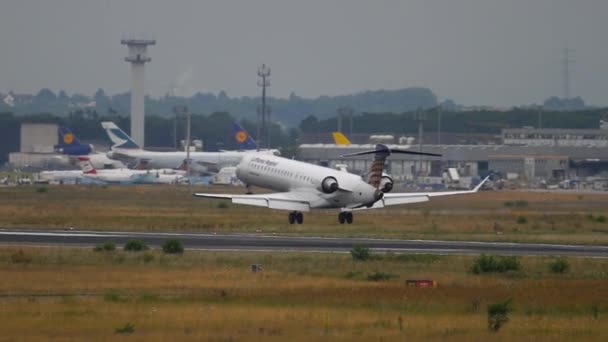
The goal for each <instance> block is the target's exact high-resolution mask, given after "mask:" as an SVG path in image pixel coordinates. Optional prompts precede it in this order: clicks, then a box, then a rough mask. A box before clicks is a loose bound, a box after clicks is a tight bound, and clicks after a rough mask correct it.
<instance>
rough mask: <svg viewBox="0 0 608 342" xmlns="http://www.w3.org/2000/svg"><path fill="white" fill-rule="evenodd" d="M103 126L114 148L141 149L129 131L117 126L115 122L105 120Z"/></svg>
mask: <svg viewBox="0 0 608 342" xmlns="http://www.w3.org/2000/svg"><path fill="white" fill-rule="evenodd" d="M101 127H103V129H104V130H105V131H106V134H107V135H108V137H109V138H110V140H112V144H113V145H112V149H117V148H118V149H131V150H137V149H141V148H140V147H139V145H137V144H136V143H135V141H133V139H131V137H130V136H129V135H128V134H127V133H125V132H123V130H122V129H120V128H119V127H118V126H116V124H115V123H113V122H111V121H105V122H102V123H101Z"/></svg>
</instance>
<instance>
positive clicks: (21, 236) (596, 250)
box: [0, 229, 608, 258]
mask: <svg viewBox="0 0 608 342" xmlns="http://www.w3.org/2000/svg"><path fill="white" fill-rule="evenodd" d="M170 238H175V239H179V240H180V241H182V243H183V244H184V247H185V248H187V249H201V250H242V251H309V252H312V251H320V252H348V251H350V249H351V248H352V247H353V246H354V245H356V244H363V245H365V246H366V247H369V248H370V249H371V250H373V251H381V252H388V251H392V252H395V253H433V254H481V253H486V254H503V255H549V256H558V255H561V256H588V257H604V258H605V257H608V246H580V245H551V244H525V243H497V242H472V241H433V240H389V239H349V238H320V237H291V236H279V235H264V234H222V235H220V234H180V233H141V232H105V231H104V232H102V231H76V230H7V229H0V244H4V245H34V246H73V247H79V246H80V247H84V246H94V245H96V244H99V243H103V242H106V241H113V242H115V243H116V244H118V245H122V244H124V243H125V242H127V241H128V240H132V239H138V240H142V241H144V242H145V243H147V244H148V245H149V246H152V247H160V246H161V245H162V244H163V242H164V241H166V240H167V239H170Z"/></svg>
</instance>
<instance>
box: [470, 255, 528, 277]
mask: <svg viewBox="0 0 608 342" xmlns="http://www.w3.org/2000/svg"><path fill="white" fill-rule="evenodd" d="M519 269H521V264H520V262H519V259H518V258H517V257H515V256H493V255H484V254H482V255H480V256H479V257H477V259H475V261H474V262H473V266H471V271H472V272H473V273H475V274H480V273H491V272H497V273H504V272H508V271H518V270H519Z"/></svg>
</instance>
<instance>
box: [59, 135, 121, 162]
mask: <svg viewBox="0 0 608 342" xmlns="http://www.w3.org/2000/svg"><path fill="white" fill-rule="evenodd" d="M58 133H59V144H57V145H55V146H53V148H54V150H55V152H57V153H61V154H66V155H68V156H70V157H77V156H88V157H89V160H90V161H91V163H92V164H93V166H95V167H96V168H98V169H108V168H111V169H119V168H124V167H125V165H124V164H123V163H121V162H120V161H117V160H112V159H110V158H108V156H106V154H105V153H99V152H95V151H94V149H93V145H90V144H87V145H85V144H82V143H81V142H80V140H78V138H77V137H76V135H74V133H72V131H71V130H70V129H69V128H68V127H66V126H59V130H58Z"/></svg>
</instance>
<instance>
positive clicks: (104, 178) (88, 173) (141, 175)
mask: <svg viewBox="0 0 608 342" xmlns="http://www.w3.org/2000/svg"><path fill="white" fill-rule="evenodd" d="M78 162H79V164H80V167H81V168H82V176H83V178H86V179H89V180H94V181H99V182H103V183H113V184H151V183H154V182H155V179H156V176H157V174H156V173H154V172H150V171H147V170H146V171H143V170H130V169H113V170H96V169H95V167H94V166H93V164H92V163H91V161H90V160H89V158H88V157H86V156H79V157H78Z"/></svg>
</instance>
